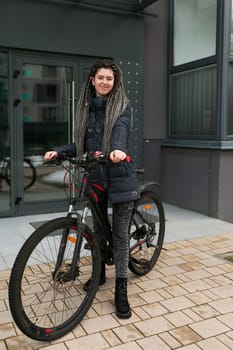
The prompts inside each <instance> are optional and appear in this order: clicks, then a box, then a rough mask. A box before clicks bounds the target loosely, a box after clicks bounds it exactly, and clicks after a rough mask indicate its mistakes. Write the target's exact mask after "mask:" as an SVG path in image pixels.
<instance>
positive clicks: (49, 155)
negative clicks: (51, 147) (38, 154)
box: [44, 151, 58, 162]
mask: <svg viewBox="0 0 233 350" xmlns="http://www.w3.org/2000/svg"><path fill="white" fill-rule="evenodd" d="M57 157H58V154H57V152H56V151H48V152H46V153H45V155H44V160H45V161H46V162H48V161H50V160H54V159H56V158H57Z"/></svg>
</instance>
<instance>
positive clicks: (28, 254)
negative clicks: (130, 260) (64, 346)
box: [9, 217, 101, 341]
mask: <svg viewBox="0 0 233 350" xmlns="http://www.w3.org/2000/svg"><path fill="white" fill-rule="evenodd" d="M64 230H66V231H65V232H67V239H66V242H67V245H66V250H65V256H64V260H63V264H62V266H61V268H60V269H59V270H58V271H57V273H56V274H55V273H54V266H55V262H56V260H57V258H56V257H57V253H58V248H59V247H61V233H62V232H64ZM83 232H84V234H83V241H82V247H84V245H85V244H86V243H88V245H89V249H88V250H85V249H82V253H81V254H80V256H79V263H78V265H77V272H76V273H77V275H76V276H75V280H72V281H71V280H69V281H64V280H63V276H64V274H65V272H66V271H67V269H68V268H69V266H70V262H71V257H72V254H73V252H74V248H75V246H76V245H75V244H74V243H75V242H76V239H80V236H79V237H78V234H77V220H76V219H74V218H70V217H62V218H57V219H54V220H51V221H49V222H47V223H45V224H43V225H42V226H40V227H39V228H38V229H37V230H35V231H34V233H32V235H31V236H30V237H29V238H28V239H27V241H26V242H25V243H24V245H23V246H22V248H21V250H20V251H19V253H18V255H17V257H16V260H15V262H14V265H13V268H12V271H11V275H10V281H9V305H10V310H11V314H12V316H13V319H14V321H15V323H16V324H17V326H18V327H19V329H20V330H21V331H22V332H23V333H24V334H25V335H27V336H29V337H30V338H32V339H35V340H40V341H50V340H55V339H57V338H60V337H62V336H63V335H65V334H67V333H68V332H70V331H71V330H72V329H73V328H74V327H75V326H76V325H77V324H78V323H79V322H80V321H81V320H82V318H83V317H84V316H85V315H86V313H87V311H88V309H89V308H90V306H91V304H92V301H93V299H94V297H95V294H96V291H97V288H98V285H99V278H100V261H101V258H100V250H99V246H98V243H97V241H96V238H95V236H94V235H93V233H92V231H91V229H90V228H89V227H88V226H87V225H85V230H84V231H83ZM76 234H77V235H76ZM89 278H91V284H90V287H89V288H88V290H87V291H85V290H84V289H83V286H84V284H85V282H86V281H87V280H88V279H89Z"/></svg>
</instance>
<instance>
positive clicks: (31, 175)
mask: <svg viewBox="0 0 233 350" xmlns="http://www.w3.org/2000/svg"><path fill="white" fill-rule="evenodd" d="M23 169H24V190H27V189H28V188H29V187H31V186H33V185H34V183H35V182H36V168H35V167H34V165H33V164H32V162H31V160H30V159H28V158H24V160H23ZM4 178H5V180H6V182H7V184H8V186H10V185H11V176H10V160H9V161H8V162H7V165H6V168H5V172H4Z"/></svg>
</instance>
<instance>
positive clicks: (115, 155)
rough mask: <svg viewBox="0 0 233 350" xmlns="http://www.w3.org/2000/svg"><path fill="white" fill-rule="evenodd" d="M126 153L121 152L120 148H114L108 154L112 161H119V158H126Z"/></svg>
mask: <svg viewBox="0 0 233 350" xmlns="http://www.w3.org/2000/svg"><path fill="white" fill-rule="evenodd" d="M126 157H127V156H126V153H125V152H122V151H120V150H118V149H117V150H115V151H112V152H111V153H110V155H109V159H110V160H111V161H112V162H113V163H119V162H120V161H121V160H124V159H125V158H126Z"/></svg>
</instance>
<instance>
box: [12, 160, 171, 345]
mask: <svg viewBox="0 0 233 350" xmlns="http://www.w3.org/2000/svg"><path fill="white" fill-rule="evenodd" d="M68 161H69V162H70V164H71V169H70V171H67V172H66V176H65V179H66V180H67V179H69V181H68V183H69V185H70V189H69V192H70V201H69V209H68V212H67V216H65V217H60V218H56V219H53V220H51V221H48V222H47V223H44V224H43V225H42V226H40V227H39V228H38V229H36V230H35V231H34V232H33V233H32V235H31V236H30V237H29V238H28V239H27V240H26V242H25V243H24V245H23V246H22V248H21V250H20V251H19V253H18V255H17V257H16V260H15V262H14V265H13V268H12V272H11V276H10V281H9V304H10V310H11V313H12V316H13V319H14V321H15V322H16V324H17V326H18V327H19V328H20V330H21V331H22V332H23V333H24V334H26V335H27V336H29V337H31V338H33V339H36V340H40V341H50V340H54V339H57V338H59V337H61V336H63V335H65V334H66V333H68V332H70V331H71V330H72V329H73V328H74V327H75V326H76V325H77V324H78V323H79V322H80V321H81V320H82V319H83V317H84V316H85V315H86V313H87V311H88V309H89V308H90V306H91V304H92V301H93V299H94V297H95V295H96V292H97V289H98V287H99V279H100V268H101V267H100V265H101V255H100V249H99V246H98V243H97V239H96V237H95V235H94V234H93V231H92V229H91V228H90V225H89V224H88V220H89V211H90V208H91V209H92V212H94V214H95V216H96V218H97V219H98V221H99V222H101V223H102V227H103V234H105V235H106V237H107V242H108V244H107V246H106V250H105V262H106V264H108V265H111V264H113V263H114V261H113V254H112V235H111V226H110V222H109V219H108V218H106V217H105V216H104V215H103V213H102V212H101V211H100V210H99V207H98V204H97V196H98V190H97V189H96V188H95V187H94V186H92V185H90V184H88V177H89V176H90V172H91V169H92V168H93V167H94V166H96V164H99V163H105V164H106V159H104V157H103V156H102V155H98V154H97V155H96V154H85V155H84V156H83V157H82V159H80V160H78V161H77V160H74V159H71V158H69V159H68ZM63 166H64V163H63ZM106 166H107V165H106ZM80 177H81V178H82V181H80V182H79V181H77V178H78V179H79V178H80ZM74 182H76V186H74ZM77 182H79V183H81V184H80V187H79V188H78V190H77ZM151 185H152V183H141V184H140V185H139V187H140V198H139V199H138V200H137V201H135V204H134V208H133V211H132V216H131V220H130V225H129V239H130V253H129V255H130V256H129V258H130V259H129V269H130V270H131V271H132V272H133V273H135V274H137V275H141V276H142V275H145V274H147V273H148V272H149V271H151V269H152V268H153V267H154V265H155V263H156V261H157V259H158V258H159V255H160V252H161V249H162V245H163V240H164V232H165V215H164V209H163V205H162V202H161V201H160V199H159V197H158V196H157V195H156V193H155V192H154V191H153V190H151V189H150V186H151ZM80 202H82V203H83V209H82V210H81V213H80V211H79V210H77V208H75V206H76V205H77V203H80ZM89 279H90V285H89V287H88V288H84V285H85V283H86V281H88V280H89Z"/></svg>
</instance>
